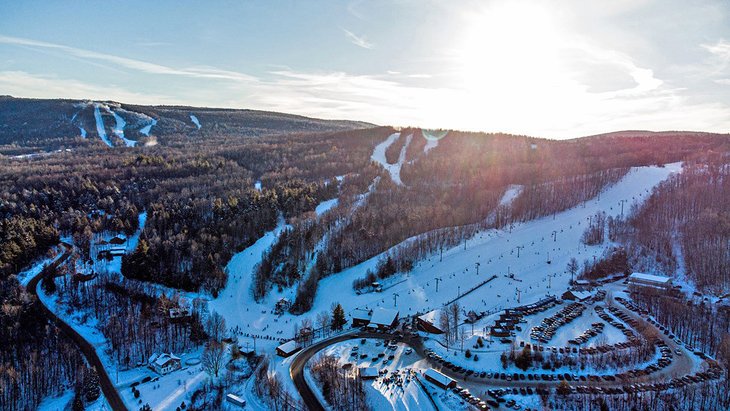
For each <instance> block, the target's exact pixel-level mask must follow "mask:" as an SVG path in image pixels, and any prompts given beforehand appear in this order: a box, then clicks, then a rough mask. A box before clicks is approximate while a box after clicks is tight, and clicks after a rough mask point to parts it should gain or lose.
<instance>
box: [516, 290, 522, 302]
mask: <svg viewBox="0 0 730 411" xmlns="http://www.w3.org/2000/svg"><path fill="white" fill-rule="evenodd" d="M515 292H516V293H517V304H519V303H520V295H521V293H522V291H520V289H519V288H515Z"/></svg>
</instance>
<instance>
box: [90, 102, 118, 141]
mask: <svg viewBox="0 0 730 411" xmlns="http://www.w3.org/2000/svg"><path fill="white" fill-rule="evenodd" d="M99 106H100V104H99V103H94V118H95V119H96V133H97V134H99V138H101V141H103V142H104V143H106V145H108V146H109V147H114V145H112V142H111V140H109V137H108V136H107V135H106V130H105V129H104V120H103V119H102V118H101V111H99Z"/></svg>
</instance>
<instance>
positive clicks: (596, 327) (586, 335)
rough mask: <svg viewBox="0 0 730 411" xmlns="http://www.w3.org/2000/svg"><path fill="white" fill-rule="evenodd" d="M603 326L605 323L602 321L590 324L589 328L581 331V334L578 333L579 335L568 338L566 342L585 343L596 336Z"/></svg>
mask: <svg viewBox="0 0 730 411" xmlns="http://www.w3.org/2000/svg"><path fill="white" fill-rule="evenodd" d="M605 326H606V324H604V323H602V322H597V323H593V324H591V328H589V329H587V330H585V331H583V332H582V333H581V335H579V336H577V337H575V338H571V339H570V340H568V344H573V345H581V344H585V343H586V342H588V340H590V339H591V338H593V337H595V336H597V335H598V334H600V333H602V332H603V328H604V327H605Z"/></svg>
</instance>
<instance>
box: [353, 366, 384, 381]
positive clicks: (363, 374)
mask: <svg viewBox="0 0 730 411" xmlns="http://www.w3.org/2000/svg"><path fill="white" fill-rule="evenodd" d="M357 372H358V374H360V378H362V379H363V380H373V379H375V378H378V375H379V373H378V369H377V368H376V367H360V368H358V370H357Z"/></svg>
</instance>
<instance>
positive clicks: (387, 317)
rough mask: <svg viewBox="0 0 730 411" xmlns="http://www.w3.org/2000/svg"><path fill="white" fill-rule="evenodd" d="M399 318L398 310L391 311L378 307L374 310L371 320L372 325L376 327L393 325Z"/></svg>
mask: <svg viewBox="0 0 730 411" xmlns="http://www.w3.org/2000/svg"><path fill="white" fill-rule="evenodd" d="M397 316H398V310H391V309H389V308H383V307H378V308H376V309H375V310H373V316H372V318H371V319H370V324H376V325H391V324H393V322H394V321H395V318H396V317H397Z"/></svg>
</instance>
